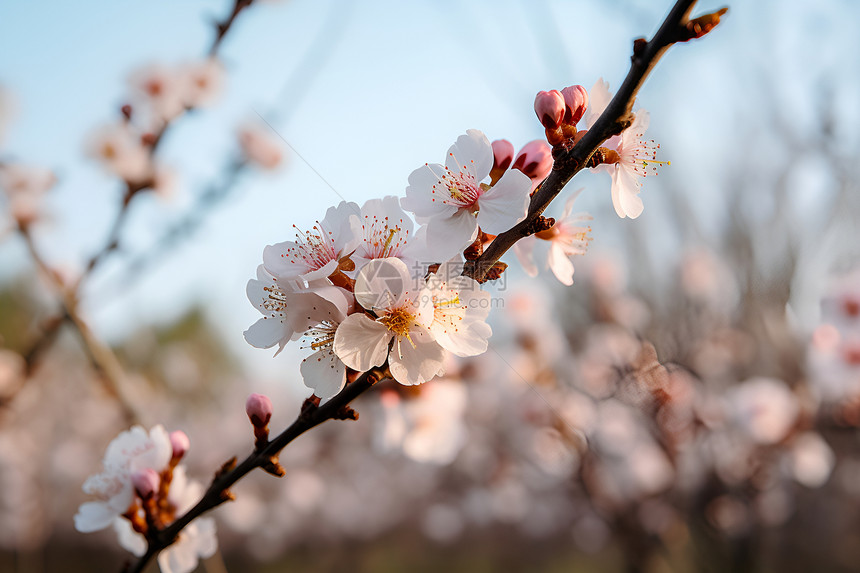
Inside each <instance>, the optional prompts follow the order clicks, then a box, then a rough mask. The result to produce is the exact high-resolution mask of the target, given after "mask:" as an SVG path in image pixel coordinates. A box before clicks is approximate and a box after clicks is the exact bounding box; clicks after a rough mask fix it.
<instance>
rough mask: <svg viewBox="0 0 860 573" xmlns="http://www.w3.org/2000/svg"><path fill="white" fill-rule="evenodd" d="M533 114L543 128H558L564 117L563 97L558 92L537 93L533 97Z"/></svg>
mask: <svg viewBox="0 0 860 573" xmlns="http://www.w3.org/2000/svg"><path fill="white" fill-rule="evenodd" d="M535 113H536V114H537V116H538V119H539V120H540V122H541V123H542V124H543V126H544V127H545V128H547V129H556V128H558V126H559V125H561V120H562V118H563V117H564V96H563V95H561V92H559V91H558V90H550V91H548V92H538V93H537V95H536V96H535Z"/></svg>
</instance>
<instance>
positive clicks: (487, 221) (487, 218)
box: [478, 169, 532, 235]
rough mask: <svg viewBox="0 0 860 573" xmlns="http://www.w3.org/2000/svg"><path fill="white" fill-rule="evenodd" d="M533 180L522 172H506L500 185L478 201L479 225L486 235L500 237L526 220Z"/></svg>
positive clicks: (513, 170)
mask: <svg viewBox="0 0 860 573" xmlns="http://www.w3.org/2000/svg"><path fill="white" fill-rule="evenodd" d="M531 185H532V184H531V179H529V178H528V177H527V176H526V175H525V174H524V173H523V172H522V171H520V170H518V169H511V170H509V171H506V172H505V174H504V175H502V178H501V179H500V180H499V182H498V183H496V184H495V185H493V187H492V188H491V189H490V190H489V191H487V192H486V193H484V194H483V195H481V197H480V198H479V199H478V224H479V225H480V226H481V229H482V230H483V231H484V232H485V233H490V234H491V235H498V234H499V233H503V232H505V231H507V230H508V229H510V228H511V227H513V226H514V225H516V224H517V223H519V222H520V221H522V220H523V219H525V218H526V215H528V211H529V191H530V190H531Z"/></svg>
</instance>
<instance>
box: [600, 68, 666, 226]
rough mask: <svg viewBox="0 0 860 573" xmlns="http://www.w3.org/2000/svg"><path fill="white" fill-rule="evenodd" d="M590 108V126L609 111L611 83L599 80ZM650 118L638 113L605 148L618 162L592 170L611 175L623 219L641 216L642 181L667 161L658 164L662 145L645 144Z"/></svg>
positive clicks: (613, 190)
mask: <svg viewBox="0 0 860 573" xmlns="http://www.w3.org/2000/svg"><path fill="white" fill-rule="evenodd" d="M588 97H589V101H590V105H589V108H588V111H587V112H586V114H585V122H586V124H587V125H588V126H589V127H593V126H594V122H595V121H597V118H599V117H600V114H602V113H603V110H604V109H606V106H607V105H608V104H609V101H610V100H611V99H612V96H611V94H610V92H609V84H608V83H607V82H605V81H603V79H602V78H601V79H599V80H597V82H596V83H595V84H594V86H593V87H592V88H591V92H590V93H589V96H588ZM650 121H651V120H650V115H649V114H648V112H647V111H645V110H644V109H639V110H638V111H637V112H636V117H635V118H634V120H633V123H632V124H631V125H630V126H629V127H628V128H627V129H625V130H624V131H622V132H621V135H616V136H613V137H610V138H609V139H608V140H607V141H606V142H605V143H604V144H603V145H604V147H606V148H608V149H611V150H614V151H615V152H616V153H617V154H618V159H617V161H616V162H615V163H611V164H601V165H598V166H597V167H594V168H593V169H592V171H593V172H595V173H600V172H608V173H609V174H610V175H611V176H612V206H613V207H615V212H616V213H617V214H618V216H619V217H621V218H622V219H623V218H625V217H630V218H631V219H635V218H636V217H638V216H639V215H641V214H642V210H643V208H644V207H643V205H642V199H641V198H640V197H639V192H640V191H641V190H642V181H641V179H642V178H644V177H645V176H647V175H649V173H650V174H655V173H656V172H657V166H658V165H661V164H663V163H666V164H668V162H663V161H657V160H656V157H657V149H659V147H660V146H659V145H657V144H655V143H654V141H653V140H651V141H645V140H644V139H642V138H643V136H644V135H645V130H646V129H648V124H649V123H650Z"/></svg>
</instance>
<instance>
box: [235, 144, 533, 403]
mask: <svg viewBox="0 0 860 573" xmlns="http://www.w3.org/2000/svg"><path fill="white" fill-rule="evenodd" d="M493 165H494V153H493V147H492V145H491V144H490V142H489V141H488V140H487V138H486V137H485V136H484V134H483V133H481V132H479V131H476V130H470V131H469V132H468V133H466V134H465V135H463V136H461V137H460V138H458V140H457V141H456V143H454V145H453V146H451V148H450V149H449V152H448V156H447V159H446V164H445V165H441V164H426V165H425V166H423V167H420V168H418V169H416V170H415V171H414V172H413V173H412V175H411V176H410V178H409V181H410V185H409V187H408V188H407V191H406V197H404V198H402V199H398V198H397V197H394V196H386V197H384V198H382V199H371V200H369V201H367V202H366V203H365V204H364V205H362V206H361V207H359V206H358V205H357V204H355V203H351V202H346V201H344V202H341V203H340V204H339V205H337V206H336V207H331V208H329V209H328V211H327V212H326V215H325V217H323V219H322V220H321V221H318V222H316V223H315V224H314V225H313V227H311V229H309V230H307V231H300V230H298V229H297V232H296V239H295V240H294V241H285V242H283V243H278V244H274V245H270V246H268V247H266V249H265V250H264V252H263V264H262V265H260V267H259V268H258V269H257V278H256V279H253V280H251V281H249V283H248V298H249V299H250V300H251V302H252V303H253V304H254V306H255V307H256V308H257V309H258V310H259V311H260V312H261V314H262V315H263V317H262V318H260V319H259V320H258V321H257V322H256V323H255V324H254V325H252V326H251V328H249V329H248V330H247V331H246V332H245V338H246V340H247V341H248V342H249V343H250V344H252V345H253V346H256V347H259V348H272V347H274V346H278V348H279V350H278V351H279V352H280V350H281V349H283V348H284V346H285V345H286V344H287V342H289V341H290V340H303V341H304V345H305V347H306V348H309V349H310V350H311V351H312V353H311V355H310V356H308V357H307V358H305V359H304V360H303V361H302V365H301V372H302V376H303V378H304V381H305V384H306V385H307V386H308V387H309V388H312V389H313V390H314V393H315V394H316V395H317V396H319V397H320V398H321V399H324V400H327V399H329V398H331V397H333V396H334V395H336V394H337V393H338V392H339V391H340V390H341V389H342V388H343V386H344V385H345V384H346V380H347V375H348V370H351V371H356V372H362V371H366V370H369V369H370V368H373V367H376V366H382V365H383V364H386V363H387V364H388V367H389V369H390V372H391V375H392V376H393V377H394V379H395V380H397V381H398V382H400V383H401V384H405V385H415V384H421V383H423V382H426V381H428V380H430V379H432V378H434V377H436V376H438V375H440V374H442V373H443V372H444V367H443V363H444V359H445V355H446V353H447V352H451V353H453V354H455V355H457V356H475V355H478V354H480V353H482V352H484V351H485V350H486V349H487V345H488V338H489V337H490V335H491V334H492V330H491V328H490V327H489V325H488V324H487V323H486V319H487V316H488V314H489V311H490V306H491V304H490V300H489V299H490V294H489V293H488V292H486V291H484V290H482V289H481V287H480V285H479V284H478V283H477V282H476V281H475V280H473V279H471V278H468V277H465V276H462V275H461V271H462V263H463V260H462V258H461V257H460V253H461V252H462V251H463V250H464V249H466V248H467V247H468V246H469V245H470V244H472V243H473V242H474V241H475V240H476V238H477V237H478V232H479V228H480V229H481V230H482V231H487V230H491V231H494V232H501V231H503V230H505V229H506V228H507V227H509V226H511V225H513V224H515V223H516V222H518V221H520V220H522V219H523V218H525V215H526V209H527V205H528V197H529V192H530V190H531V179H529V177H528V176H526V175H525V174H524V173H523V172H521V171H519V170H510V171H507V172H506V173H505V174H504V175H502V176H501V177H500V178H499V179H498V180H497V181H496V182H494V183H493V184H488V183H485V182H484V180H485V179H487V178H488V177H489V176H490V171H491V170H492V168H493ZM404 209H406V210H409V211H411V212H412V213H414V214H415V216H416V219H417V221H418V223H419V225H420V226H419V228H418V229H417V231H416V230H415V227H416V225H415V223H414V222H413V220H412V218H411V217H410V216H409V215H408V214H407V212H406V211H405V210H404Z"/></svg>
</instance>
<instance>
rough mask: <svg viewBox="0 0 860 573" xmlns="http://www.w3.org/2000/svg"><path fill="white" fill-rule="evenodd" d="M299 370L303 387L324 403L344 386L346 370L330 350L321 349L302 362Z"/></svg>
mask: <svg viewBox="0 0 860 573" xmlns="http://www.w3.org/2000/svg"><path fill="white" fill-rule="evenodd" d="M300 370H301V372H302V378H303V379H304V381H305V386H307V387H308V388H310V389H311V390H313V391H314V394H316V395H317V396H318V397H319V398H320V400H322V401H324V402H325V401H327V400H329V399H331V398H333V397H335V396H336V395H337V394H338V392H340V391H341V390H342V389H343V387H344V385H345V384H346V368H345V367H344V365H343V362H341V361H340V359H339V358H338V357H337V356H336V355H335V353H334V352H333V351H332V349H331V348H323V349H322V350H319V351H317V352H314V353H313V354H311V355H310V356H308V357H307V358H305V359H304V360H302V365H301V368H300Z"/></svg>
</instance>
